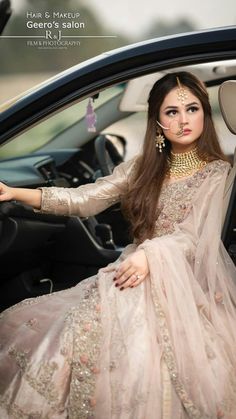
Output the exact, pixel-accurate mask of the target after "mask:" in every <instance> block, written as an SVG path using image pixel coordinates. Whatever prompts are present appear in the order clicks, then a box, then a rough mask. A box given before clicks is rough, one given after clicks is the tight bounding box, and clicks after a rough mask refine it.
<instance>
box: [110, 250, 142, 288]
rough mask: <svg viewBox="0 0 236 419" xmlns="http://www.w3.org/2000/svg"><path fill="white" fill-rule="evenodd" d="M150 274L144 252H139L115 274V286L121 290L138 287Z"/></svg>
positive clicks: (129, 257)
mask: <svg viewBox="0 0 236 419" xmlns="http://www.w3.org/2000/svg"><path fill="white" fill-rule="evenodd" d="M148 274H149V266H148V261H147V257H146V255H145V252H144V250H142V249H141V250H137V251H136V252H134V253H132V254H131V255H129V256H128V257H127V258H126V259H125V260H124V261H123V262H121V263H120V265H119V267H118V268H117V269H116V273H115V278H114V281H115V286H116V287H121V288H120V290H123V289H125V288H129V287H132V288H133V287H137V286H138V285H139V284H141V282H142V281H144V279H145V278H146V276H147V275H148Z"/></svg>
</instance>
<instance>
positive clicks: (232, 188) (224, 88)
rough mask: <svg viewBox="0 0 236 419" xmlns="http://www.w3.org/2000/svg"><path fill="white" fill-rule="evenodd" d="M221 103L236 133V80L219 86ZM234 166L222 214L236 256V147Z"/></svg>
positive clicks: (224, 237) (226, 241) (226, 238)
mask: <svg viewBox="0 0 236 419" xmlns="http://www.w3.org/2000/svg"><path fill="white" fill-rule="evenodd" d="M219 104H220V109H221V113H222V116H223V118H224V121H225V123H226V125H227V127H228V129H229V130H230V131H231V132H232V133H233V134H236V112H235V105H236V80H227V81H225V82H224V83H222V85H221V86H220V88H219ZM232 163H233V166H232V169H231V170H230V172H229V175H228V178H227V181H226V185H225V192H224V202H223V214H222V226H223V228H222V240H223V242H224V244H225V246H226V248H227V249H228V251H229V253H230V254H231V256H232V257H233V260H234V258H235V251H236V244H235V243H236V237H235V236H236V205H235V201H236V177H235V174H236V148H235V151H234V156H233V162H232Z"/></svg>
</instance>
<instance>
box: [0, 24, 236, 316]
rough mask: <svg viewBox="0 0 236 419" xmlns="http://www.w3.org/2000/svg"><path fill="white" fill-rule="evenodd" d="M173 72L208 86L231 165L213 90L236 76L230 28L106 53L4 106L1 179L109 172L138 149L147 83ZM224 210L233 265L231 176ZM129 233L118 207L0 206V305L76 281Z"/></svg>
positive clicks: (74, 177)
mask: <svg viewBox="0 0 236 419" xmlns="http://www.w3.org/2000/svg"><path fill="white" fill-rule="evenodd" d="M177 70H186V71H191V72H192V73H194V74H196V75H197V76H198V77H199V78H201V79H202V80H203V81H204V82H205V83H206V86H207V88H208V91H209V95H210V98H211V103H212V108H213V112H214V118H215V122H216V126H217V129H218V131H219V137H220V142H221V144H222V147H223V150H224V151H225V153H226V154H227V155H228V157H229V159H231V161H232V163H233V159H234V149H235V136H234V134H233V133H231V132H230V131H229V130H228V128H227V127H226V124H225V122H224V120H223V118H222V115H221V112H220V109H219V103H218V90H219V87H220V86H222V83H224V82H227V81H228V80H232V81H233V80H235V79H236V27H234V26H232V27H225V28H218V29H210V30H204V31H197V32H191V33H186V34H178V35H172V36H168V37H164V38H157V39H152V40H148V41H144V42H139V43H137V44H133V45H128V46H126V47H122V48H119V49H116V50H113V51H109V52H106V53H104V54H101V55H99V56H97V57H94V58H92V59H90V60H88V61H85V62H83V63H80V64H78V65H76V66H73V67H72V68H69V69H68V70H66V71H64V72H62V73H60V74H58V75H56V76H55V77H52V78H51V79H49V80H47V81H46V82H44V83H42V84H40V85H39V86H36V87H35V88H33V89H31V90H30V91H28V92H26V93H24V94H21V95H20V96H18V97H16V98H14V99H11V100H10V101H8V102H6V103H4V104H2V105H0V122H1V124H0V180H1V181H2V182H4V183H6V184H7V185H10V186H14V187H26V188H37V187H43V186H66V187H72V188H73V187H78V186H80V185H83V184H86V183H89V182H94V181H95V180H96V179H97V178H98V177H99V176H103V175H107V174H109V173H112V170H113V168H114V167H115V166H116V165H117V164H119V163H120V162H122V161H123V160H128V159H129V158H131V157H132V156H134V155H135V154H137V153H139V152H140V150H141V147H142V141H143V137H144V132H145V123H146V112H147V98H148V93H149V91H150V88H151V86H152V85H153V83H154V82H155V81H156V80H157V79H158V78H160V77H162V76H163V75H164V74H166V73H167V72H173V71H177ZM225 213H226V216H225V221H224V226H223V229H222V240H223V242H224V244H225V246H226V249H227V251H228V252H229V254H230V256H231V257H232V259H233V261H234V263H236V215H235V214H236V191H235V176H233V179H232V181H231V188H230V196H228V200H227V205H226V209H225ZM219 222H220V220H219ZM131 240H132V237H131V236H130V235H129V224H128V221H127V220H125V219H124V217H123V216H122V214H121V211H120V206H119V205H118V204H116V205H113V206H111V208H109V209H108V210H105V211H103V212H102V213H101V214H98V215H97V216H96V217H87V218H80V217H70V216H55V215H47V214H41V213H40V212H34V211H33V210H32V208H30V207H27V206H25V205H22V204H20V203H19V202H4V203H1V205H0V266H1V281H0V290H1V293H0V295H1V297H0V298H1V299H0V307H1V309H4V308H6V307H9V306H11V305H12V304H15V303H17V302H18V301H20V300H22V299H24V298H29V297H35V296H39V295H42V294H45V293H49V292H53V291H58V290H62V289H64V288H67V287H70V286H73V285H75V284H76V283H78V282H79V281H81V280H82V279H84V278H86V277H88V276H90V275H93V274H95V273H96V272H97V270H98V269H99V268H101V267H102V266H105V265H107V264H108V263H109V262H113V261H114V260H115V259H116V258H117V257H118V256H119V255H120V253H121V251H122V249H123V247H124V246H125V245H126V244H127V243H129V242H130V241H131Z"/></svg>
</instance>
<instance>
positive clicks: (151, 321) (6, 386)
mask: <svg viewBox="0 0 236 419" xmlns="http://www.w3.org/2000/svg"><path fill="white" fill-rule="evenodd" d="M148 102H149V109H148V124H147V131H146V136H145V142H144V148H143V154H142V155H141V156H138V157H136V158H134V159H133V160H131V161H130V162H127V163H122V164H121V165H120V166H118V167H117V168H116V169H115V170H114V172H113V174H112V175H111V176H108V177H106V178H103V179H98V181H97V182H96V183H95V184H92V185H91V184H89V185H85V186H81V187H79V188H78V189H64V188H53V187H51V188H42V189H41V190H25V189H15V188H10V187H7V186H5V185H3V184H1V185H0V188H1V189H0V191H1V195H0V200H1V201H4V200H9V199H16V200H19V201H22V202H24V203H26V204H30V205H32V206H33V207H34V208H35V209H36V210H40V211H42V212H51V213H55V214H70V215H79V216H89V215H92V214H96V213H98V212H99V211H102V210H104V209H105V208H107V207H109V206H110V205H111V204H113V203H115V202H118V201H119V200H121V201H122V206H123V209H124V212H125V214H126V215H127V217H129V219H130V221H131V224H132V231H133V235H134V238H135V239H134V242H133V244H131V245H129V246H127V247H126V249H125V250H124V252H123V253H122V255H121V257H120V258H119V259H118V260H117V261H116V262H115V263H113V264H110V265H108V267H106V268H104V269H100V271H99V272H98V275H96V276H93V277H90V278H88V279H86V280H84V281H82V282H81V283H79V284H78V285H77V286H76V287H74V288H71V289H69V290H65V291H61V292H57V293H54V294H51V295H46V296H42V297H38V298H34V299H29V300H25V301H23V302H22V303H19V304H17V305H16V306H14V307H12V308H10V309H8V310H6V311H5V312H4V313H3V314H2V319H1V332H0V336H1V343H2V350H1V355H0V356H1V363H0V377H1V380H0V388H1V394H2V397H1V406H2V407H1V411H0V412H1V418H2V419H3V418H15V417H17V418H68V417H69V418H79V419H82V418H99V419H109V418H112V419H118V418H119V419H166V418H168V419H170V418H172V419H173V418H175V419H180V418H181V419H183V418H194V419H196V418H204V419H205V418H211V419H213V418H222V417H224V418H225V419H235V417H236V374H235V373H236V352H235V345H236V328H235V325H236V310H235V305H236V287H235V284H234V282H233V278H235V267H234V265H233V263H232V261H231V259H230V258H229V256H228V255H227V252H226V251H225V249H224V247H223V245H222V243H221V242H220V230H221V226H220V224H221V223H220V221H219V220H220V219H221V210H222V198H223V191H224V184H225V180H226V177H227V174H228V171H229V168H230V165H229V163H228V162H227V160H226V158H225V157H224V155H223V153H222V151H221V149H220V146H219V143H218V140H217V136H216V133H215V129H214V126H213V122H212V118H211V109H210V105H209V101H208V95H207V92H206V89H205V87H204V85H203V84H202V83H201V82H200V81H199V80H198V79H196V78H195V76H193V75H192V74H190V73H186V72H179V73H175V74H168V75H166V76H165V77H164V78H162V79H161V80H159V81H157V82H156V83H155V85H154V86H153V88H152V90H151V92H150V96H149V101H148Z"/></svg>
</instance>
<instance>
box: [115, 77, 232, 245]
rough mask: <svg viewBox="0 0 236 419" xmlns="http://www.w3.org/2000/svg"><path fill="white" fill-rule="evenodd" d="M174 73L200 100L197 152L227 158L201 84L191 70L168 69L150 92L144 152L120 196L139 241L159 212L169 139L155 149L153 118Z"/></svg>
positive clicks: (149, 231) (208, 158) (207, 157)
mask: <svg viewBox="0 0 236 419" xmlns="http://www.w3.org/2000/svg"><path fill="white" fill-rule="evenodd" d="M177 77H178V78H179V81H180V83H181V85H182V86H185V87H187V88H188V89H189V90H190V91H191V93H192V94H193V95H195V96H196V97H197V98H198V99H199V100H200V102H201V104H202V107H203V112H204V127H203V132H202V134H201V137H200V138H199V139H198V143H197V150H198V154H199V156H200V157H201V158H202V159H204V160H206V161H212V160H217V159H222V160H227V158H226V157H225V155H224V153H223V152H222V150H221V148H220V145H219V141H218V137H217V134H216V130H215V127H214V124H213V120H212V112H211V106H210V103H209V97H208V93H207V90H206V88H205V86H204V84H203V83H202V82H201V81H200V80H199V79H198V78H196V77H195V76H194V75H193V74H191V73H188V72H185V71H182V72H176V73H169V74H166V75H165V76H164V77H163V78H161V79H160V80H158V81H157V82H156V83H155V84H154V86H153V87H152V89H151V91H150V94H149V99H148V120H147V129H146V134H145V139H144V145H143V153H142V155H141V156H140V157H139V158H138V161H137V164H136V170H135V174H134V177H133V181H132V185H131V188H130V190H129V191H128V192H127V194H126V195H125V196H124V197H123V199H122V210H123V212H124V214H125V215H126V217H127V218H128V219H129V221H130V223H131V235H132V236H134V237H135V239H136V240H137V242H138V243H141V242H142V241H144V240H145V239H147V238H151V237H152V236H153V233H154V228H155V220H156V218H157V216H158V214H157V203H158V199H159V195H160V191H161V187H162V184H163V181H164V179H165V176H166V173H167V169H168V163H167V158H168V157H169V156H170V150H171V143H170V142H169V141H168V140H167V139H165V143H166V146H165V148H164V149H163V152H162V153H159V152H158V150H157V148H156V146H155V138H156V134H157V123H156V121H157V119H159V112H160V107H161V104H162V103H163V101H164V98H165V97H166V95H167V94H168V93H169V92H170V91H171V90H172V89H173V88H175V87H177V86H178V84H177Z"/></svg>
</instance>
